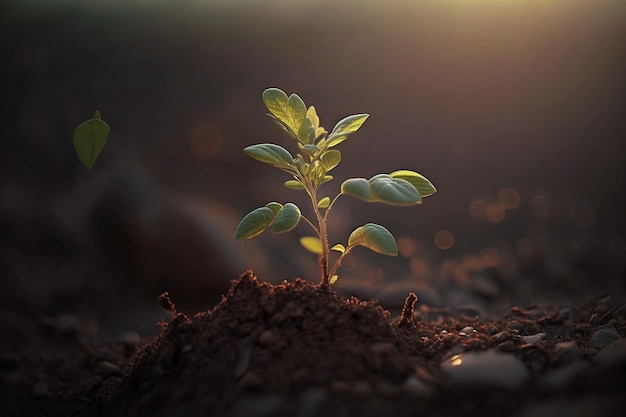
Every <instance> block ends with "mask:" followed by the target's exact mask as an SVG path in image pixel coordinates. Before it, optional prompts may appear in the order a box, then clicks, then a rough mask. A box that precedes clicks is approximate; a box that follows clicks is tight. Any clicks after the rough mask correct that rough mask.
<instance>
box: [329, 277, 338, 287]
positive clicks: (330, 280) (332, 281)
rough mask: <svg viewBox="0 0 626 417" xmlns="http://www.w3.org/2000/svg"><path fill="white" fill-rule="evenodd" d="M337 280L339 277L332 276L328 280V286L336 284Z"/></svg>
mask: <svg viewBox="0 0 626 417" xmlns="http://www.w3.org/2000/svg"><path fill="white" fill-rule="evenodd" d="M337 279H339V275H333V276H332V277H330V279H329V280H328V283H329V284H330V285H333V284H334V283H335V282H337Z"/></svg>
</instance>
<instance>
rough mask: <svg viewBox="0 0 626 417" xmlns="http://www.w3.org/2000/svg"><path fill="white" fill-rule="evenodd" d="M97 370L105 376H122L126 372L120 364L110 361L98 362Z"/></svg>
mask: <svg viewBox="0 0 626 417" xmlns="http://www.w3.org/2000/svg"><path fill="white" fill-rule="evenodd" d="M95 371H96V372H97V373H99V374H101V375H103V376H121V375H123V374H124V373H123V372H122V370H121V369H120V368H119V366H117V365H116V364H114V363H111V362H108V361H100V362H98V363H97V364H96V368H95Z"/></svg>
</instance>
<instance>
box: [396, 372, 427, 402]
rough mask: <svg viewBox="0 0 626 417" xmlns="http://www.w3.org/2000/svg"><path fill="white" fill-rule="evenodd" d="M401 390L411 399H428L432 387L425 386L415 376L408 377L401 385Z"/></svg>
mask: <svg viewBox="0 0 626 417" xmlns="http://www.w3.org/2000/svg"><path fill="white" fill-rule="evenodd" d="M402 390H403V391H404V392H405V393H406V394H408V395H411V396H413V397H423V398H428V397H430V396H432V394H433V387H431V386H429V385H426V384H425V383H424V382H422V381H421V380H420V379H419V378H417V377H416V376H410V377H408V378H407V379H406V380H405V381H404V383H403V384H402Z"/></svg>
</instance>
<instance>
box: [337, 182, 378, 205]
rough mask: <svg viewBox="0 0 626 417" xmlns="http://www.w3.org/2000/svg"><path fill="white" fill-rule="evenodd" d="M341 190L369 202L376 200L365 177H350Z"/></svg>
mask: <svg viewBox="0 0 626 417" xmlns="http://www.w3.org/2000/svg"><path fill="white" fill-rule="evenodd" d="M341 192H342V193H343V194H348V195H351V196H354V197H356V198H360V199H361V200H365V201H368V202H373V201H376V200H375V199H374V196H373V195H372V190H371V188H370V183H369V182H368V181H367V180H366V179H365V178H348V179H347V180H345V181H344V182H343V183H342V184H341Z"/></svg>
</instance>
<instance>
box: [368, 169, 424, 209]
mask: <svg viewBox="0 0 626 417" xmlns="http://www.w3.org/2000/svg"><path fill="white" fill-rule="evenodd" d="M368 182H369V184H370V188H371V190H372V194H373V195H374V197H375V198H376V200H377V201H379V202H381V203H385V204H390V205H392V206H411V205H413V204H419V203H420V202H421V197H420V193H419V191H417V189H416V188H415V187H414V186H413V185H412V184H411V183H410V182H408V181H406V180H403V179H401V178H392V177H391V176H390V175H388V174H378V175H374V176H373V177H372V178H370V179H369V180H368Z"/></svg>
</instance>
